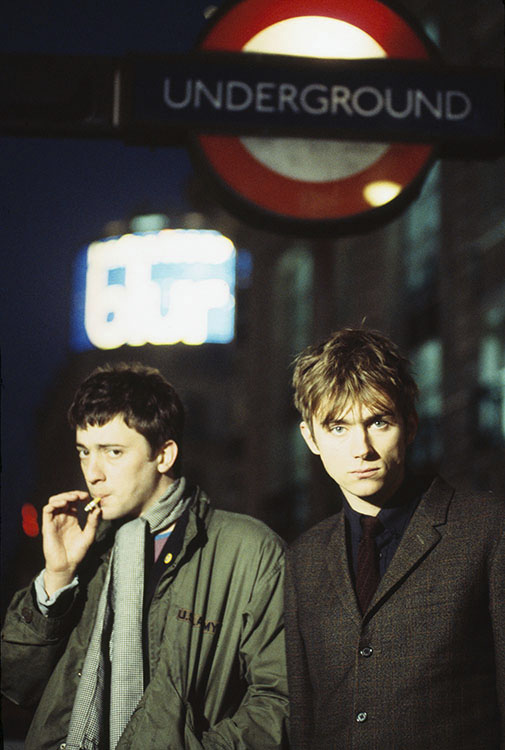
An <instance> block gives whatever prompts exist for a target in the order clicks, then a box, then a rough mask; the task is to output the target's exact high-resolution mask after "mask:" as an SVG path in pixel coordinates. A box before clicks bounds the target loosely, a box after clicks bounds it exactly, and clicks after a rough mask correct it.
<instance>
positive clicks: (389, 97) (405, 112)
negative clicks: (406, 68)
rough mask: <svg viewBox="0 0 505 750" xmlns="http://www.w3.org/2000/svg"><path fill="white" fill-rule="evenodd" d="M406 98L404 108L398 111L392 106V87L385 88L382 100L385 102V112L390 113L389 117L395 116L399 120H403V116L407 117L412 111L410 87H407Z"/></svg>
mask: <svg viewBox="0 0 505 750" xmlns="http://www.w3.org/2000/svg"><path fill="white" fill-rule="evenodd" d="M406 99H407V101H406V103H405V108H404V109H402V110H401V111H399V110H397V109H395V108H394V107H393V91H392V89H386V91H385V97H384V100H385V104H386V112H387V113H388V115H391V117H395V118H396V119H399V120H403V119H404V118H405V117H408V116H409V115H410V114H411V112H412V105H413V96H412V89H408V91H407V97H406Z"/></svg>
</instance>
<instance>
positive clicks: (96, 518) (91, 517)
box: [83, 505, 102, 544]
mask: <svg viewBox="0 0 505 750" xmlns="http://www.w3.org/2000/svg"><path fill="white" fill-rule="evenodd" d="M101 518H102V509H101V508H100V506H96V505H95V507H94V508H92V509H91V510H90V512H89V513H88V515H87V517H86V524H85V526H84V529H83V534H84V536H85V537H86V540H87V541H88V542H89V544H91V543H92V542H93V541H94V539H95V536H96V532H97V529H98V524H99V523H100V519H101Z"/></svg>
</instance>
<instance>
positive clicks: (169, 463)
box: [156, 440, 179, 474]
mask: <svg viewBox="0 0 505 750" xmlns="http://www.w3.org/2000/svg"><path fill="white" fill-rule="evenodd" d="M178 455H179V447H178V445H177V443H176V442H175V440H167V442H166V443H164V444H163V446H162V447H161V448H160V450H159V451H158V455H157V456H156V461H157V463H158V466H157V469H158V471H159V472H160V474H166V473H167V472H169V471H170V469H171V468H172V467H173V465H174V464H175V462H176V460H177V456H178Z"/></svg>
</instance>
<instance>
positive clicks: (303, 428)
mask: <svg viewBox="0 0 505 750" xmlns="http://www.w3.org/2000/svg"><path fill="white" fill-rule="evenodd" d="M300 432H301V433H302V437H303V439H304V440H305V442H306V443H307V445H308V446H309V448H310V450H311V451H312V453H314V454H315V455H316V456H319V455H320V451H319V448H318V447H317V443H316V441H315V440H314V436H313V434H312V430H311V429H310V427H309V425H308V424H307V422H300Z"/></svg>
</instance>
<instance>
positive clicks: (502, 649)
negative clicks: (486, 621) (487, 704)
mask: <svg viewBox="0 0 505 750" xmlns="http://www.w3.org/2000/svg"><path fill="white" fill-rule="evenodd" d="M489 602H490V612H491V620H492V624H493V637H494V646H495V664H496V694H497V696H498V703H499V708H500V718H501V744H500V748H501V750H505V533H503V534H502V536H501V539H500V541H499V542H498V544H497V546H496V550H495V553H494V555H493V560H492V563H491V568H490V596H489Z"/></svg>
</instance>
